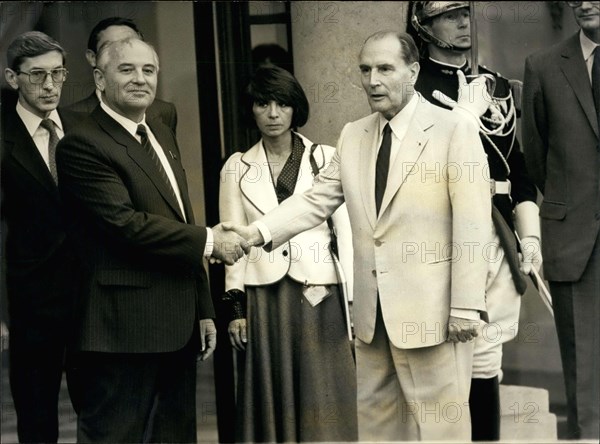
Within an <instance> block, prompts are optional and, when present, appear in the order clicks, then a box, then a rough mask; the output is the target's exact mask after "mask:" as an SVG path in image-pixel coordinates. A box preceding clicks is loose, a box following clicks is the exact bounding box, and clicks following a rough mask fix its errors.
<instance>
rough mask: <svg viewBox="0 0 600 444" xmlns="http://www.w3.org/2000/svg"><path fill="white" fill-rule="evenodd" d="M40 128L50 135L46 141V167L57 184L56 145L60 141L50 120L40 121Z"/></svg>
mask: <svg viewBox="0 0 600 444" xmlns="http://www.w3.org/2000/svg"><path fill="white" fill-rule="evenodd" d="M40 126H41V127H42V128H44V129H46V130H47V131H48V133H49V134H50V140H49V141H48V166H49V168H50V174H51V175H52V178H53V179H54V183H56V184H58V173H57V171H56V145H58V141H59V140H60V139H59V137H58V134H56V128H55V126H54V122H53V121H52V120H51V119H44V120H42V122H41V123H40Z"/></svg>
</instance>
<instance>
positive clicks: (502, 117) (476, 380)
mask: <svg viewBox="0 0 600 444" xmlns="http://www.w3.org/2000/svg"><path fill="white" fill-rule="evenodd" d="M412 24H413V26H414V28H415V29H416V31H417V33H418V36H419V39H420V40H421V42H422V44H423V51H422V55H423V57H422V58H421V72H420V73H419V78H418V79H417V83H416V84H415V88H416V90H417V91H419V92H420V93H421V94H423V96H424V97H425V98H426V99H427V100H429V101H431V102H432V103H434V104H436V105H438V106H443V107H445V108H448V109H451V108H452V107H453V106H454V103H455V102H456V100H457V99H458V89H459V83H460V82H462V81H464V79H465V75H470V74H471V72H472V71H471V67H470V66H468V63H467V55H468V53H469V51H470V50H471V29H470V9H469V2H415V3H414V11H413V15H412ZM478 68H479V72H480V73H485V74H486V75H487V76H489V77H490V78H492V79H493V84H494V85H495V87H494V90H493V92H492V96H493V103H490V106H489V107H488V109H484V110H482V115H481V116H477V117H479V122H478V124H479V126H480V130H479V133H480V137H481V143H482V145H483V148H484V149H485V153H486V155H487V158H488V162H489V165H490V172H489V175H490V178H491V179H492V184H493V186H492V195H491V197H492V199H493V204H494V210H493V213H492V218H493V221H494V231H493V236H494V240H493V245H494V246H495V248H494V249H493V250H492V249H490V250H489V253H490V254H489V256H490V257H489V259H490V260H489V271H488V282H487V287H486V307H487V313H488V316H489V321H490V323H491V325H492V328H491V330H490V331H494V333H493V334H491V335H490V334H489V333H487V334H486V331H487V330H484V331H483V334H482V335H480V336H479V337H478V338H477V339H476V340H475V351H474V354H473V375H472V380H471V391H470V395H469V408H470V410H471V428H472V437H471V438H472V439H473V440H474V441H496V440H499V439H500V394H499V381H500V380H501V378H502V369H501V367H502V344H503V343H505V342H508V341H510V340H512V339H513V338H514V337H515V336H516V334H517V331H518V329H517V326H518V323H519V311H520V307H521V295H522V294H523V293H524V292H525V290H526V288H527V283H526V282H525V273H529V271H530V269H531V267H532V266H535V267H536V268H537V269H539V268H540V267H541V253H540V228H539V210H538V207H537V205H536V203H535V201H536V197H537V191H536V189H535V185H534V184H533V181H532V180H531V179H530V178H529V176H528V174H527V170H526V168H525V161H524V159H523V153H522V152H521V149H520V147H519V142H518V140H517V138H516V130H517V126H516V123H517V113H518V111H517V107H519V108H520V104H516V103H515V99H514V97H513V94H512V91H511V85H510V83H509V81H508V80H507V79H505V78H503V77H502V76H500V75H499V74H497V73H495V72H492V71H490V70H488V69H487V68H485V67H483V66H479V67H478ZM513 219H514V220H515V222H516V223H515V222H513ZM515 228H516V230H517V232H518V234H519V237H520V238H521V241H522V245H523V251H522V254H521V261H520V260H519V256H518V252H519V251H520V250H519V248H518V246H517V239H516V238H515V235H514V234H513V233H514V231H515ZM532 262H535V263H534V264H532ZM498 330H499V331H500V332H501V334H500V335H498ZM498 338H499V339H498Z"/></svg>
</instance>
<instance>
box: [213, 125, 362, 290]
mask: <svg viewBox="0 0 600 444" xmlns="http://www.w3.org/2000/svg"><path fill="white" fill-rule="evenodd" d="M298 136H299V137H300V138H301V139H302V142H303V143H304V148H305V150H304V154H303V157H302V162H301V165H300V171H299V173H298V181H297V183H296V187H295V189H294V194H301V193H303V192H304V191H306V190H308V189H309V188H310V187H312V185H313V179H314V178H313V174H312V168H311V165H310V160H309V156H310V149H311V146H312V142H311V141H310V140H308V139H307V138H306V137H304V136H302V135H301V134H298ZM334 153H335V148H334V147H331V146H327V145H318V146H317V148H316V149H315V151H314V157H315V161H316V163H317V166H318V167H319V169H320V170H322V169H323V168H325V167H326V166H327V164H328V163H329V162H330V161H331V158H332V157H333V155H334ZM268 165H269V164H268V162H267V157H266V154H265V149H264V147H263V144H262V140H261V141H259V142H258V143H257V144H256V145H254V146H253V147H252V148H250V149H249V150H248V151H247V152H245V153H235V154H233V155H232V156H231V157H230V158H229V159H228V160H227V162H226V163H225V165H224V167H223V169H222V170H221V185H220V192H219V213H220V219H221V220H222V221H232V222H236V223H241V224H244V225H247V224H249V223H251V222H253V221H255V220H257V219H259V218H260V217H262V216H263V215H264V214H266V213H268V212H269V211H271V210H273V209H275V208H277V206H278V205H279V203H278V202H277V196H276V194H275V188H274V186H273V180H272V178H271V173H270V171H269V166H268ZM333 223H334V226H335V229H336V232H337V234H338V247H339V253H340V261H341V263H342V268H343V269H344V273H345V275H346V279H347V281H348V288H349V289H350V295H349V298H351V288H352V233H351V230H350V221H349V220H348V212H347V210H346V206H345V205H344V206H342V207H340V208H339V209H338V210H337V211H336V212H335V213H334V214H333ZM329 242H330V235H329V228H328V226H327V224H326V223H321V224H319V225H318V226H316V227H314V228H312V229H311V230H308V231H306V232H304V233H300V234H298V235H297V236H295V237H294V238H293V239H290V240H289V241H287V242H283V243H282V244H281V245H279V246H278V248H276V249H274V250H273V251H271V252H268V253H267V252H266V251H264V250H263V249H261V248H253V249H252V252H251V253H250V255H248V256H245V257H244V258H243V259H241V260H240V261H239V262H238V263H236V264H235V265H232V266H227V267H226V269H225V270H226V274H225V289H226V290H230V289H232V288H238V289H241V290H243V289H244V286H245V285H266V284H272V283H274V282H277V281H279V280H280V279H282V278H283V277H284V276H285V275H289V276H290V277H291V278H292V279H294V280H296V281H298V282H303V283H304V282H307V283H309V284H318V285H325V284H335V283H337V281H338V278H337V276H336V271H335V268H334V264H333V260H332V257H331V253H330V251H329V248H328V246H329Z"/></svg>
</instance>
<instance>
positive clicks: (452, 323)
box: [446, 316, 479, 342]
mask: <svg viewBox="0 0 600 444" xmlns="http://www.w3.org/2000/svg"><path fill="white" fill-rule="evenodd" d="M478 326H479V321H475V320H472V319H464V318H458V317H456V316H450V319H448V339H446V342H468V341H470V340H472V339H475V338H476V337H477V336H478V335H479V329H478Z"/></svg>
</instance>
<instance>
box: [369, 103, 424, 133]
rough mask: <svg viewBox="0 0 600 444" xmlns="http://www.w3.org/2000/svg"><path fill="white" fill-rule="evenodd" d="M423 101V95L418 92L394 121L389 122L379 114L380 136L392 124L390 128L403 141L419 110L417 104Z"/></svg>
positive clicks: (393, 118)
mask: <svg viewBox="0 0 600 444" xmlns="http://www.w3.org/2000/svg"><path fill="white" fill-rule="evenodd" d="M420 99H422V97H421V94H419V93H418V92H416V93H415V94H414V95H413V96H412V98H411V99H410V100H409V101H408V103H407V104H406V105H405V106H404V108H402V109H401V110H400V112H399V113H398V114H396V115H395V116H394V117H392V120H389V121H388V120H387V119H386V118H385V117H383V115H382V114H381V113H380V114H379V134H380V135H381V133H382V132H383V128H384V127H385V125H386V124H387V123H389V124H390V128H391V129H392V132H393V133H394V134H395V135H396V137H398V138H399V139H402V138H403V137H404V134H406V130H407V129H408V124H409V123H410V120H411V118H412V116H413V114H414V113H415V110H416V109H417V104H418V103H419V100H420Z"/></svg>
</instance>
